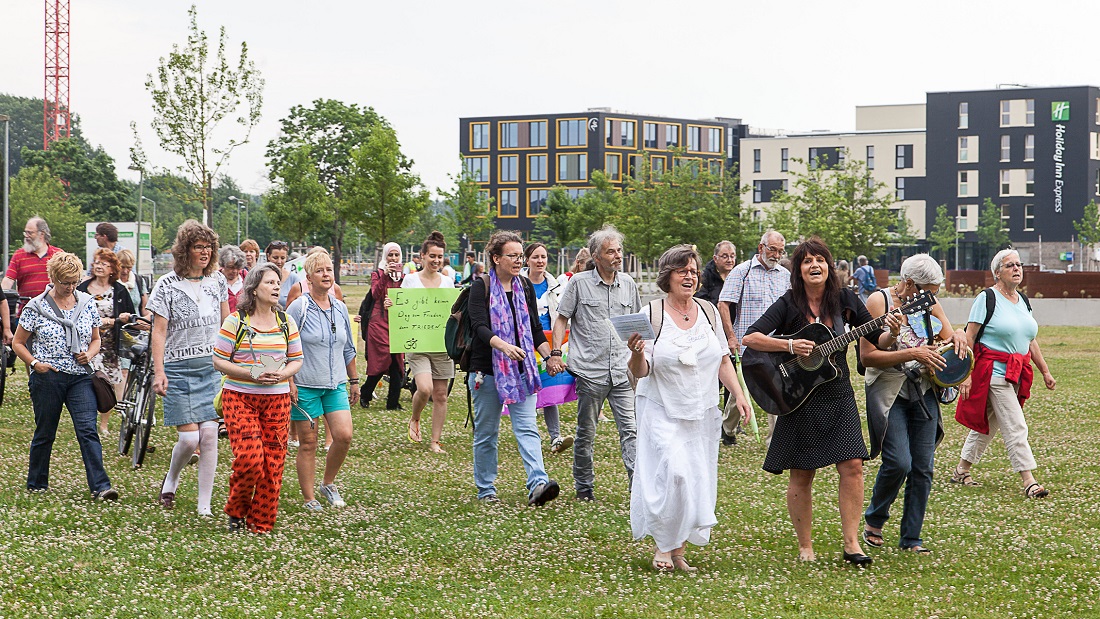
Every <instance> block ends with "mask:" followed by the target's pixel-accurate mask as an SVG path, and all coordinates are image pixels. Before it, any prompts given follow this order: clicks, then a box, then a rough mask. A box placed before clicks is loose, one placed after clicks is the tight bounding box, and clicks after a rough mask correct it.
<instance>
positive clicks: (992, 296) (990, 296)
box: [974, 288, 1031, 343]
mask: <svg viewBox="0 0 1100 619" xmlns="http://www.w3.org/2000/svg"><path fill="white" fill-rule="evenodd" d="M982 292H983V293H984V294H985V320H983V321H982V326H980V327H978V335H977V336H976V337H975V338H974V342H975V343H977V342H980V341H982V334H983V333H985V327H986V325H988V324H989V321H990V320H993V311H994V310H996V309H997V294H996V293H995V292H993V289H992V288H986V289H985V290H983V291H982ZM1016 294H1018V295H1020V298H1021V299H1023V301H1024V305H1026V306H1027V311H1028V313H1031V301H1028V300H1027V295H1025V294H1024V293H1023V292H1021V291H1019V290H1017V291H1016Z"/></svg>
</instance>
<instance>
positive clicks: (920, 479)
mask: <svg viewBox="0 0 1100 619" xmlns="http://www.w3.org/2000/svg"><path fill="white" fill-rule="evenodd" d="M924 406H925V408H927V409H928V413H925V411H924V409H922V408H921V405H920V402H917V401H910V400H906V399H904V398H901V397H898V398H897V399H896V400H894V405H893V406H891V407H890V413H889V421H888V423H887V426H886V436H885V437H884V438H883V441H882V466H881V467H879V470H878V477H876V478H875V487H874V489H873V490H872V491H871V503H870V505H868V506H867V511H866V513H864V515H863V516H864V519H865V520H866V521H867V526H869V527H873V528H875V529H881V528H882V526H883V525H884V524H886V521H887V519H889V518H890V505H891V504H893V502H894V500H895V499H897V497H898V492H899V491H900V490H901V486H902V484H905V503H904V506H903V509H902V514H901V527H900V532H899V533H900V537H899V539H898V546H900V547H901V548H911V547H913V546H921V545H923V541H922V540H921V537H920V531H921V527H922V526H923V525H924V512H925V509H926V508H927V507H928V495H929V494H930V493H931V492H932V461H933V456H934V454H935V451H936V427H937V426H938V424H939V402H938V401H937V400H936V390H935V389H929V390H928V391H926V392H925V394H924Z"/></svg>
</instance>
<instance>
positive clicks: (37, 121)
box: [0, 93, 87, 225]
mask: <svg viewBox="0 0 1100 619" xmlns="http://www.w3.org/2000/svg"><path fill="white" fill-rule="evenodd" d="M42 108H43V103H42V99H38V98H35V97H17V96H15V95H8V94H3V93H0V114H3V115H5V116H7V117H8V118H9V120H8V151H9V156H10V157H11V167H10V168H8V175H9V177H10V178H13V179H14V178H15V177H16V176H17V175H18V174H19V170H21V169H22V168H23V165H24V163H23V149H29V150H42ZM70 132H71V135H72V138H73V139H75V140H79V141H81V143H83V144H84V145H85V146H87V142H85V141H84V137H83V134H82V132H81V130H80V116H79V115H77V114H73V115H72V119H71V126H70ZM3 134H4V129H3V127H0V141H2V140H3V139H4V137H3ZM3 158H4V148H3V145H2V144H0V162H2V161H3ZM0 165H2V163H0ZM0 169H3V168H0ZM20 225H22V224H20Z"/></svg>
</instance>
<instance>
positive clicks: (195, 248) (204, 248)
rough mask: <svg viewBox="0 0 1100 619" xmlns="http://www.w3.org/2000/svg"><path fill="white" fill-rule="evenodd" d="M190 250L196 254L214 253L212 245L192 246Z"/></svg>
mask: <svg viewBox="0 0 1100 619" xmlns="http://www.w3.org/2000/svg"><path fill="white" fill-rule="evenodd" d="M191 249H192V250H193V251H197V252H204V251H214V246H213V245H192V246H191Z"/></svg>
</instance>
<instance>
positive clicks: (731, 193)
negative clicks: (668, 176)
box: [699, 167, 764, 261]
mask: <svg viewBox="0 0 1100 619" xmlns="http://www.w3.org/2000/svg"><path fill="white" fill-rule="evenodd" d="M748 190H749V187H742V186H741V179H740V177H739V175H738V173H737V168H736V167H731V168H730V169H728V170H726V171H725V172H724V174H723V177H722V191H721V193H720V194H719V195H718V207H719V211H718V213H717V215H716V219H717V221H716V223H715V227H716V228H717V230H716V232H718V234H716V235H715V236H716V237H717V238H716V239H714V243H711V245H710V247H709V248H707V247H700V248H699V249H700V251H701V252H703V255H704V256H706V251H707V249H713V247H714V245H717V244H718V241H729V242H731V243H733V245H734V246H735V247H736V248H737V250H738V256H740V258H739V260H741V261H744V260H747V259H748V258H751V257H752V255H753V253H755V251H756V246H757V245H758V244H759V242H760V235H761V234H763V233H764V230H763V224H762V222H759V221H755V220H754V219H753V209H752V208H751V206H752V205H751V204H749V205H746V204H745V199H744V196H745V192H746V191H748Z"/></svg>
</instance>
